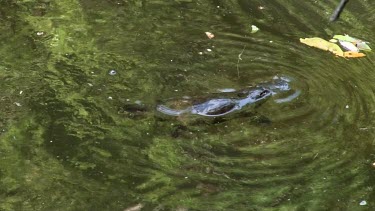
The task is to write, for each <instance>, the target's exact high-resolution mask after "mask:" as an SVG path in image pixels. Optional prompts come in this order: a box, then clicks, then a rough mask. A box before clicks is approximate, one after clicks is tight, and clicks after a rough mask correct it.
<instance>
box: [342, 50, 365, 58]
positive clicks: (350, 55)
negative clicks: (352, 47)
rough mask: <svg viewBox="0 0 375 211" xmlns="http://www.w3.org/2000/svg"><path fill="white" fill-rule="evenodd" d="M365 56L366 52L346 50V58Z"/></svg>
mask: <svg viewBox="0 0 375 211" xmlns="http://www.w3.org/2000/svg"><path fill="white" fill-rule="evenodd" d="M364 56H366V54H364V53H358V52H354V51H347V52H344V57H345V58H360V57H364Z"/></svg>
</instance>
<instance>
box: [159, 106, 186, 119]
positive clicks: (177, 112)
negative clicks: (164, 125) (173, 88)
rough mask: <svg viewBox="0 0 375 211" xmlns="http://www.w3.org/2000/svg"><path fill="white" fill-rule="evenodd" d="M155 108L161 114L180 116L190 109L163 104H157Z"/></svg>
mask: <svg viewBox="0 0 375 211" xmlns="http://www.w3.org/2000/svg"><path fill="white" fill-rule="evenodd" d="M156 110H157V111H159V112H161V113H163V114H166V115H170V116H181V115H183V114H185V113H188V112H189V111H190V110H189V109H183V110H178V109H172V108H168V107H167V106H165V105H158V106H157V107H156Z"/></svg>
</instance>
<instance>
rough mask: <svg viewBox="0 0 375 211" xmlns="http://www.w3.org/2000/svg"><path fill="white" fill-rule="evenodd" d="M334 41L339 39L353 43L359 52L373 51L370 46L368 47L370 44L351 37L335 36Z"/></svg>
mask: <svg viewBox="0 0 375 211" xmlns="http://www.w3.org/2000/svg"><path fill="white" fill-rule="evenodd" d="M333 38H334V39H338V40H340V41H345V42H351V43H353V44H354V45H355V46H356V47H357V48H358V49H359V50H361V51H371V48H370V46H368V45H367V43H368V42H366V41H363V40H360V39H357V38H354V37H351V36H349V35H347V34H346V35H335V36H333Z"/></svg>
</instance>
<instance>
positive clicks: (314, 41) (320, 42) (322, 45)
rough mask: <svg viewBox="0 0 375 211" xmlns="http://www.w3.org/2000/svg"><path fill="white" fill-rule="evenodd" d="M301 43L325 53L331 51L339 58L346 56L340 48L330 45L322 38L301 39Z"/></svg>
mask: <svg viewBox="0 0 375 211" xmlns="http://www.w3.org/2000/svg"><path fill="white" fill-rule="evenodd" d="M300 42H301V43H303V44H306V45H308V46H312V47H315V48H319V49H322V50H325V51H330V52H332V53H333V54H335V55H337V56H341V57H343V56H344V52H343V51H342V50H341V48H340V46H338V45H336V44H334V43H330V42H328V41H326V40H324V39H322V38H319V37H313V38H304V39H303V38H300Z"/></svg>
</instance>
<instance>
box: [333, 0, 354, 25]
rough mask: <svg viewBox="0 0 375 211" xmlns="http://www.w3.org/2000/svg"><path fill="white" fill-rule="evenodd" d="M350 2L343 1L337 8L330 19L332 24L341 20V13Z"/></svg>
mask: <svg viewBox="0 0 375 211" xmlns="http://www.w3.org/2000/svg"><path fill="white" fill-rule="evenodd" d="M348 1H349V0H341V2H340V4H339V5H338V6H337V7H336V9H335V11H333V13H332V16H331V18H330V19H329V20H330V21H331V22H332V21H335V20H337V19H338V18H339V16H340V13H341V12H342V11H343V10H344V7H345V5H346V3H348Z"/></svg>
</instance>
